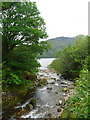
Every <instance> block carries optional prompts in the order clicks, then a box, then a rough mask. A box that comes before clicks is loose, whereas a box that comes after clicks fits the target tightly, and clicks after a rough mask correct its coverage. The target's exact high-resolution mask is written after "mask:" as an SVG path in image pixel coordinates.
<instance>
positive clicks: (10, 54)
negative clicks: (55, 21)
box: [2, 2, 47, 84]
mask: <svg viewBox="0 0 90 120" xmlns="http://www.w3.org/2000/svg"><path fill="white" fill-rule="evenodd" d="M2 21H3V25H2V26H3V30H2V55H3V81H4V83H5V84H8V83H12V84H22V83H24V82H22V81H23V73H24V71H29V72H30V73H31V74H34V73H36V72H37V68H38V67H39V66H40V64H39V63H38V62H37V55H38V54H39V53H40V54H42V52H43V51H44V50H47V42H46V41H42V42H40V41H39V39H43V38H47V33H46V28H45V22H44V19H43V18H42V17H41V16H40V12H39V10H38V9H37V6H36V3H35V2H15V4H13V3H12V2H3V5H2ZM10 76H11V77H10ZM15 80H16V81H15ZM24 81H25V80H24Z"/></svg>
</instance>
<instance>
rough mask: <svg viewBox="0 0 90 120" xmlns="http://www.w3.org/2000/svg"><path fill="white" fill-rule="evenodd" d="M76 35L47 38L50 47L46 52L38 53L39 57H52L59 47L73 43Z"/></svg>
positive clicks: (62, 47)
mask: <svg viewBox="0 0 90 120" xmlns="http://www.w3.org/2000/svg"><path fill="white" fill-rule="evenodd" d="M76 39H77V37H56V38H53V39H49V40H47V42H48V43H49V44H51V47H52V48H51V49H50V50H49V51H48V52H44V53H43V54H42V55H39V57H41V58H53V57H55V55H56V53H57V52H58V51H59V50H60V49H64V48H65V47H68V46H69V45H73V44H74V43H75V41H76Z"/></svg>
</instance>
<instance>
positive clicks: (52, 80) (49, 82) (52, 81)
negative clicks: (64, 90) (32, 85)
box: [47, 79, 55, 84]
mask: <svg viewBox="0 0 90 120" xmlns="http://www.w3.org/2000/svg"><path fill="white" fill-rule="evenodd" d="M47 83H48V84H55V81H54V79H48V80H47Z"/></svg>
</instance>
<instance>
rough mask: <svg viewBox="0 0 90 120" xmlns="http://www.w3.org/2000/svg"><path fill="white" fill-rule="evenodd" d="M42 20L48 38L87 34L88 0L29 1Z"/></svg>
mask: <svg viewBox="0 0 90 120" xmlns="http://www.w3.org/2000/svg"><path fill="white" fill-rule="evenodd" d="M31 1H36V3H37V7H38V9H39V11H40V12H41V16H42V17H43V18H44V20H45V23H46V28H47V33H48V35H49V37H48V38H54V37H60V36H65V37H74V36H76V35H79V34H83V35H87V34H88V1H89V0H31Z"/></svg>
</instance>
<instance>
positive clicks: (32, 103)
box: [30, 98, 36, 108]
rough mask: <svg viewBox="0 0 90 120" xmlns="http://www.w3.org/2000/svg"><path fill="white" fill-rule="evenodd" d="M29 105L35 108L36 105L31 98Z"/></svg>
mask: <svg viewBox="0 0 90 120" xmlns="http://www.w3.org/2000/svg"><path fill="white" fill-rule="evenodd" d="M30 104H31V105H32V106H33V107H34V108H35V105H36V99H35V98H33V99H32V100H31V101H30Z"/></svg>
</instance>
